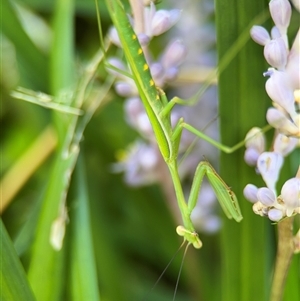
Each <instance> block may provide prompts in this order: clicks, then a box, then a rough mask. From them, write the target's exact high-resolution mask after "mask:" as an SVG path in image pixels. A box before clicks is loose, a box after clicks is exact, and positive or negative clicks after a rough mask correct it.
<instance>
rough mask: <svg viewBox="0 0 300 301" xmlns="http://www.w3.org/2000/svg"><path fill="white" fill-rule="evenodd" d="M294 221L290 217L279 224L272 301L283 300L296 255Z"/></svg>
mask: <svg viewBox="0 0 300 301" xmlns="http://www.w3.org/2000/svg"><path fill="white" fill-rule="evenodd" d="M293 220H294V218H293V217H290V218H286V219H284V220H283V221H282V222H280V223H278V246H277V254H276V264H275V272H274V276H273V283H272V289H271V295H270V301H281V300H282V296H283V292H284V287H285V281H286V276H287V273H288V270H289V267H290V263H291V259H292V256H293V254H294V245H293Z"/></svg>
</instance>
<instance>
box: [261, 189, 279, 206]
mask: <svg viewBox="0 0 300 301" xmlns="http://www.w3.org/2000/svg"><path fill="white" fill-rule="evenodd" d="M257 198H258V200H259V201H260V202H261V203H262V204H264V205H265V206H267V207H270V206H273V205H275V203H276V196H275V194H274V192H273V191H272V190H270V189H269V188H267V187H262V188H259V189H258V190H257Z"/></svg>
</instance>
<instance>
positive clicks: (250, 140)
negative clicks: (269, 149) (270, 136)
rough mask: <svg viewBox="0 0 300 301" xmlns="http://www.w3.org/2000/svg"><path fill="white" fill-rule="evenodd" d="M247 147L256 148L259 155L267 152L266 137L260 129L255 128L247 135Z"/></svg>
mask: <svg viewBox="0 0 300 301" xmlns="http://www.w3.org/2000/svg"><path fill="white" fill-rule="evenodd" d="M245 145H246V147H247V148H250V147H251V148H255V149H256V150H257V151H258V152H259V153H262V152H263V151H264V150H265V137H264V134H263V133H262V131H261V129H260V128H258V127H254V128H252V129H251V130H250V131H249V132H248V133H247V135H246V137H245Z"/></svg>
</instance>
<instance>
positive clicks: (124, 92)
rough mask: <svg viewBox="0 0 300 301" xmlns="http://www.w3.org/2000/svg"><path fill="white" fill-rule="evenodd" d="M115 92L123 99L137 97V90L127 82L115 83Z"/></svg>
mask: <svg viewBox="0 0 300 301" xmlns="http://www.w3.org/2000/svg"><path fill="white" fill-rule="evenodd" d="M115 89H116V92H117V93H118V94H119V95H121V96H123V97H131V96H134V95H137V89H136V86H135V85H131V84H130V83H127V82H116V83H115Z"/></svg>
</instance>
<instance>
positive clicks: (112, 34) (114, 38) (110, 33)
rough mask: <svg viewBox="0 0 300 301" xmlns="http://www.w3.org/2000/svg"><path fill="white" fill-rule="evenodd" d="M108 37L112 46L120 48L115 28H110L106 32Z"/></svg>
mask: <svg viewBox="0 0 300 301" xmlns="http://www.w3.org/2000/svg"><path fill="white" fill-rule="evenodd" d="M108 36H109V38H110V40H111V42H112V43H113V44H114V45H116V46H118V47H120V48H122V44H121V41H120V38H119V35H118V32H117V29H116V28H115V27H111V28H110V29H109V31H108Z"/></svg>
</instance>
